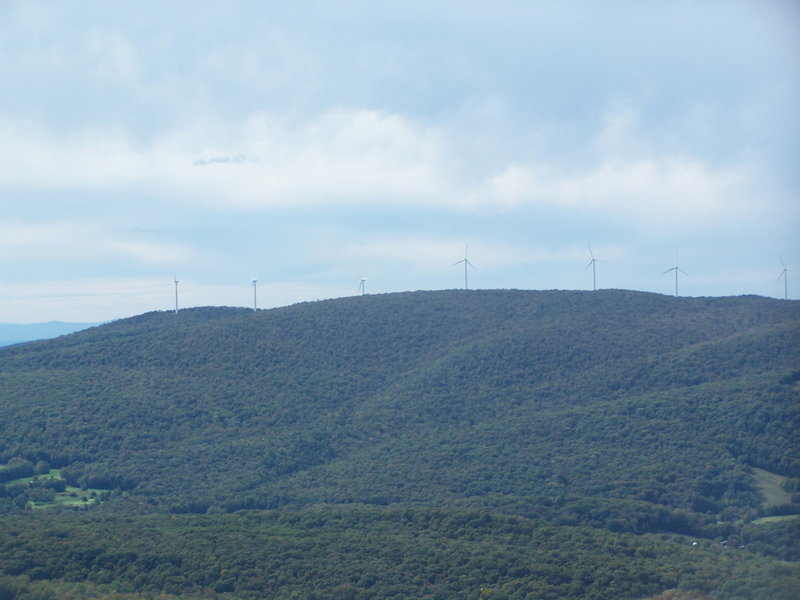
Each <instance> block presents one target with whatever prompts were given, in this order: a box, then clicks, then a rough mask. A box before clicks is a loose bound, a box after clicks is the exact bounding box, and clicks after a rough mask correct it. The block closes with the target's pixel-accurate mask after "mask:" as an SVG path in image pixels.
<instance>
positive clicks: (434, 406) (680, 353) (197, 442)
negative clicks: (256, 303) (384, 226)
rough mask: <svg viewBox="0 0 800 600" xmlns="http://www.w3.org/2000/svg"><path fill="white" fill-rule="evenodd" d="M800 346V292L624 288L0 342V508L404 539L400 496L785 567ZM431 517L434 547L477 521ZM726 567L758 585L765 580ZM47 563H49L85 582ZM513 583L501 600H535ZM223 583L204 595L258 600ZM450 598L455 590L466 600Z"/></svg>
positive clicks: (789, 549) (135, 321)
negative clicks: (288, 522) (348, 528)
mask: <svg viewBox="0 0 800 600" xmlns="http://www.w3.org/2000/svg"><path fill="white" fill-rule="evenodd" d="M798 342H800V304H798V303H797V302H786V301H778V300H771V299H765V298H759V297H736V298H673V297H667V296H660V295H655V294H646V293H637V292H627V291H617V290H607V291H600V292H593V293H586V292H559V291H551V292H525V291H472V292H463V291H447V292H415V293H405V294H389V295H380V296H363V297H354V298H347V299H340V300H332V301H325V302H315V303H307V304H302V305H295V306H291V307H286V308H282V309H276V310H269V311H258V312H254V311H252V310H245V309H232V308H203V309H190V310H184V311H181V312H180V313H179V314H177V315H176V314H172V313H149V314H145V315H141V316H138V317H134V318H131V319H124V320H120V321H116V322H113V323H109V324H106V325H103V326H100V327H96V328H93V329H91V330H87V331H82V332H79V333H75V334H73V335H70V336H66V337H62V338H58V339H55V340H49V341H44V342H36V343H31V344H25V345H24V346H16V347H9V348H5V349H3V350H0V410H2V414H3V415H8V417H6V418H4V419H3V420H2V422H0V463H2V464H4V465H6V468H5V469H0V480H4V481H6V482H7V483H6V485H5V486H3V487H2V488H0V490H1V491H2V493H0V496H3V497H0V510H4V511H5V512H7V513H9V514H10V515H11V516H10V517H8V518H9V519H12V521H10V522H9V523H11V522H14V520H15V519H16V520H17V521H18V520H19V519H21V518H22V516H17V517H14V516H13V515H15V514H20V515H21V513H19V512H18V511H20V509H21V508H22V507H24V506H26V504H27V505H28V506H31V504H30V503H31V502H36V501H37V498H40V499H41V498H45V499H47V498H50V499H52V494H50V495H49V496H48V493H47V492H42V488H44V489H47V486H48V485H51V484H49V483H47V481H46V480H45V479H44V478H42V479H40V480H37V482H36V483H35V484H34V485H33V486H32V487H31V486H30V484H28V486H29V487H28V488H25V487H24V486H23V485H21V484H20V483H19V482H21V481H23V480H22V479H21V478H22V477H23V476H31V475H34V474H35V473H36V472H39V473H41V474H42V475H44V474H45V473H48V471H49V470H50V469H59V470H58V471H52V472H53V473H57V475H58V477H54V478H53V479H52V481H58V482H61V483H59V484H53V485H60V486H61V487H62V488H64V487H65V486H77V487H83V488H84V489H94V490H101V491H102V490H105V492H101V493H103V498H104V499H105V498H106V497H108V499H107V501H105V502H103V503H101V504H99V505H95V508H93V509H92V510H89V511H88V512H87V513H86V514H85V516H84V517H82V519H89V521H88V523H89V524H88V525H87V524H86V523H87V522H84V521H81V523H82V525H80V527H89V528H91V527H93V525H92V523H95V524H98V523H102V522H104V521H103V519H108V518H111V517H109V516H102V517H101V515H118V514H124V515H129V516H130V515H134V514H136V515H141V516H140V517H137V518H140V519H149V521H148V522H149V523H159V527H160V528H162V529H163V528H167V529H169V525H168V523H174V522H175V521H165V520H164V519H163V517H160V516H158V514H163V513H202V515H203V516H201V517H197V518H200V519H204V520H207V524H208V525H207V526H208V527H212V528H213V527H219V526H221V525H219V524H218V523H220V522H221V521H219V520H220V519H223V517H224V513H231V512H234V511H238V510H241V509H252V510H264V509H268V510H278V511H301V513H302V514H306V512H307V511H314V510H317V509H316V508H314V507H316V506H319V505H321V504H322V505H335V506H339V507H342V508H339V509H337V510H339V511H343V513H342V514H344V515H348V516H346V517H345V516H341V515H340V517H337V518H345V519H355V520H356V521H359V520H361V519H364V518H365V517H364V516H363V515H364V512H363V511H364V510H366V509H367V507H369V506H372V507H374V508H373V509H371V510H373V511H378V513H377V514H380V515H381V517H380V518H378V520H380V519H381V518H385V519H387V521H386V523H388V524H385V526H386V527H389V528H390V529H391V528H392V527H397V526H398V525H397V522H396V521H395V520H394V518H395V517H394V516H392V517H387V516H386V515H395V514H397V511H398V510H400V508H397V507H404V508H402V510H408V511H411V512H409V513H408V514H409V519H411V520H412V521H413V520H415V519H420V518H427V517H422V516H420V515H421V514H423V513H425V514H428V513H426V512H425V511H431V510H434V511H450V512H451V513H452V514H453V515H459V514H462V515H463V514H469V515H471V516H470V517H469V518H468V519H467V521H470V522H471V520H474V519H477V520H478V521H480V519H483V518H489V519H494V520H497V519H500V520H501V521H502V522H503V523H505V522H506V521H503V519H507V518H511V517H513V518H516V519H527V520H530V519H533V520H534V521H535V522H536V523H539V522H543V523H548V524H550V526H553V527H556V528H567V529H558V532H559V534H558V535H562V534H563V535H566V533H565V532H567V531H570V530H571V529H569V528H575V527H578V528H580V527H591V528H594V529H591V530H589V531H595V530H597V531H603V532H605V533H604V534H602V535H604V536H605V535H615V536H622V535H624V534H623V533H622V532H627V534H646V533H649V534H660V533H669V535H675V534H683V535H692V536H697V537H698V538H705V539H715V538H717V539H718V540H722V539H723V538H726V537H727V538H730V540H731V541H732V542H743V541H749V543H750V545H751V546H753V547H754V548H756V549H758V550H759V551H760V552H761V553H766V554H769V555H771V556H773V557H775V559H778V558H781V559H788V560H791V561H796V560H798V554H800V553H798V551H797V547H796V546H795V545H794V543H793V542H791V541H789V540H791V537H792V536H791V535H789V534H787V533H786V532H787V531H792V528H796V524H797V520H796V519H794V520H793V519H787V520H785V521H779V522H777V523H771V524H769V525H768V526H755V525H750V524H749V523H750V522H751V521H753V520H754V519H755V518H757V517H763V516H765V515H782V514H785V515H790V514H794V513H797V512H798V506H797V497H796V495H795V496H794V497H793V496H792V493H795V494H796V492H797V490H798V489H800V453H798V444H797V432H798V431H799V430H800V410H798V409H799V408H800V407H799V406H798V381H800V343H798ZM767 480H768V481H769V482H770V485H771V486H772V488H771V491H769V498H767V497H766V496H765V494H767V491H766V488H765V487H764V484H763V482H764V481H767ZM15 482H16V483H15ZM776 482H777V483H776ZM781 486H782V489H783V490H784V491H783V492H781V490H780V489H779V488H780V487H781ZM776 490H777V491H776ZM782 494H783V495H782ZM776 499H777V500H776ZM787 499H788V501H785V500H787ZM784 501H785V502H784ZM781 502H783V504H781ZM40 504H41V503H40ZM43 505H47V503H46V502H45V503H44V504H43ZM87 506H88V504H87ZM346 507H352V508H350V509H348V508H346ZM359 507H360V508H359ZM382 511H383V512H382ZM465 511H466V512H465ZM475 511H478V512H477V513H476V512H475ZM59 514H60V513H59V512H58V511H57V509H52V508H51V509H50V510H48V511H45V512H44V513H43V514H40V515H37V516H25V517H24V518H25V519H34V522H35V523H38V525H36V526H35V527H34V530H35V531H36V532H38V533H36V534H35V535H33V534H32V535H33V538H36V536H38V535H40V534H41V532H42V531H43V529H41V528H44V529H48V528H49V527H55V526H56V525H54V524H56V523H61V524H62V525H63V523H64V520H63V519H64V518H65V517H64V516H61V517H59V516H58V515H59ZM326 514H327V513H326ZM368 514H374V513H368ZM437 514H439V513H437ZM448 514H449V513H448ZM476 514H477V515H479V516H475V515H476ZM146 515H150V516H146ZM353 515H360V516H358V517H354V516H353ZM500 515H508V517H506V516H502V517H501V516H500ZM233 517H235V515H231V518H233ZM115 518H116V517H115ZM328 518H330V515H329V514H327V516H326V517H325V519H322V521H326V519H328ZM376 518H377V517H376ZM334 520H335V519H334ZM367 520H369V518H368V519H367ZM322 521H320V522H322ZM69 522H71V521H69ZM493 522H494V521H493ZM43 523H45V524H46V525H45V524H43ZM97 526H99V525H97ZM36 527H39V529H36ZM75 527H77V525H75ZM503 527H507V528H509V530H512V529H514V527H515V526H512V525H502V526H500V530H502V529H503ZM440 529H441V528H440ZM456 529H458V528H456ZM444 530H446V531H447V532H449V533H446V534H445V533H443V531H444ZM326 531H327V530H326ZM367 531H371V530H370V528H369V527H367V528H366V529H365V532H367ZM436 531H437V532H438V533H432V534H431V535H432V536H433V537H432V538H431V543H432V544H435V543H436V540H437V539H440V537H441V536H445V537H446V536H451V538H452V537H453V536H456V537H458V535H465V536H467V537H469V536H470V535H475V534H476V530H475V528H474V527H473V526H466V529H465V530H464V531H462V532H461V533H460V534H458V535H456V533H455V530H453V531H450V530H449V529H448V528H444V529H443V530H442V531H440V530H436ZM470 531H471V532H472V533H469V532H470ZM767 531H769V532H770V535H765V532H767ZM612 532H614V533H612ZM373 533H375V532H373ZM395 533H396V532H395ZM16 535H17V536H22V537H23V538H24V537H25V535H23V534H22V533H20V532H19V531H18V532H17V534H16ZM130 535H133V534H130ZM165 535H166V534H165ZM303 535H306V534H303ZM326 535H327V534H326ZM376 535H377V534H376ZM398 535H399V534H398ZM403 535H405V534H403ZM491 535H499V532H498V531H494V530H493V531H492V533H491ZM525 535H529V534H527V533H526V534H525ZM570 535H571V534H570ZM581 535H584V534H581ZM586 535H588V534H586ZM84 537H86V536H85V535H84ZM88 537H91V536H88ZM401 537H402V536H401ZM567 537H569V536H567ZM315 539H316V538H315ZM442 539H443V538H442ZM492 539H495V538H492ZM604 539H606V540H607V539H608V538H604ZM614 539H615V540H616V541H615V542H614V543H617V542H618V541H619V540H618V539H617V538H614ZM620 539H621V538H620ZM625 539H628V538H625ZM632 539H636V540H640V541H639V542H637V543H644V542H641V540H644V539H645V538H644V537H635V538H632ZM670 539H671V538H670ZM440 541H441V540H440ZM495 541H497V540H495ZM493 543H494V542H493ZM497 543H499V544H501V545H502V544H505V543H506V542H502V543H501V542H499V541H497ZM647 543H650V542H647ZM738 545H745V546H747V544H741V543H739V544H737V546H738ZM367 546H368V545H367ZM165 547H171V546H170V543H167V542H165ZM30 548H31V549H32V550H31V553H32V555H35V554H36V552H35V548H36V544H35V540H34V541H31V542H30ZM184 550H185V549H184ZM508 551H509V552H511V550H508ZM709 551H710V550H709ZM2 552H3V550H2V549H0V556H2V554H1V553H2ZM643 552H644V550H643ZM523 554H524V553H523ZM521 556H522V555H518V556H517V559H519V560H523V558H521ZM525 556H527V558H525V559H524V560H532V559H533V558H532V555H530V554H526V555H525ZM653 556H655V555H653ZM704 556H705V555H704ZM708 556H711V555H708ZM651 558H652V557H651ZM729 558H730V557H729ZM365 560H366V559H365ZM524 560H523V562H524ZM536 560H541V559H536ZM704 560H705V558H704ZM708 560H710V561H711V563H714V561H715V560H717V559H712V558H709V559H708ZM726 560H727V559H726ZM731 560H734V559H733V558H731ZM735 560H736V561H740V563H741V564H739V563H737V564H739V566H738V567H735V568H736V569H738V568H741V569H745V570H748V569H750V571H748V572H751V571H752V573H762V574H763V573H765V572H766V571H764V570H763V569H767V570H768V569H771V568H772V567H770V566H764V565H761V566H759V567H757V568H756V567H753V568H752V569H751V567H752V564H751V563H749V562H747V561H748V560H750V558H747V557H745V555H741V556H738V557H736V558H735ZM753 560H755V559H754V558H753ZM764 560H766V559H764ZM133 562H135V560H134V561H133ZM512 562H513V561H512ZM603 564H604V565H605V564H606V563H603ZM764 564H766V563H764ZM776 564H777V563H776ZM747 565H750V566H747ZM729 567H730V569H734V567H733V566H730V565H729ZM30 568H35V567H30ZM59 568H60V569H61V570H60V571H59V570H58V569H55V570H53V571H52V572H51V573H50V574H49V575H48V577H61V578H67V579H70V578H71V579H74V578H75V577H74V576H68V575H67V574H68V573H71V572H73V571H71V570H70V569H77V570H76V571H75V572H78V571H79V570H80V569H79V568H78V567H75V566H73V567H70V566H68V565H67V566H62V567H59ZM126 568H127V567H126ZM237 568H238V567H237ZM376 568H378V569H379V570H383V571H385V570H386V569H387V568H388V567H387V566H386V565H383V566H380V567H376ZM726 568H728V567H726ZM787 568H788V567H787ZM26 569H27V570H26ZM653 569H655V570H654V573H655V572H657V571H658V569H657V568H655V567H653ZM753 569H755V570H753ZM29 570H30V569H29V568H27V567H26V568H16V569H12V570H9V571H7V574H9V575H15V576H17V575H25V574H26V573H28V571H29ZM234 570H235V569H234ZM112 571H113V570H112ZM489 571H491V572H492V573H495V572H494V571H492V570H491V569H489ZM487 573H488V572H487ZM797 573H798V571H797V570H796V569H794V568H793V567H792V568H791V569H789V571H787V573H786V574H784V575H781V576H780V577H778V581H779V582H781V581H784V579H785V577H789V578H790V579H791V578H796V577H797ZM718 575H719V574H718ZM486 576H487V577H490V575H486ZM759 576H760V575H753V577H751V579H752V578H755V579H758V577H759ZM784 576H785V577H784ZM491 577H495V578H500V579H502V577H501V575H498V574H497V573H495V574H494V575H491ZM654 577H655V576H654ZM715 577H716V575H715ZM87 578H88V579H89V580H92V579H91V577H88V575H87ZM133 579H135V578H131V581H133ZM512 579H513V578H512ZM517 579H518V580H519V581H517V584H518V585H517V587H514V586H511V587H514V589H515V590H516V591H515V592H514V594H511V595H508V596H507V597H547V596H546V595H541V596H537V595H535V594H534V595H530V594H532V593H533V592H532V591H531V589H532V588H531V587H530V586H532V585H534V583H535V581H533V580H532V579H530V577H529V578H528V579H525V578H522V579H520V578H517ZM533 579H535V578H533ZM712 579H713V578H712ZM523 580H524V581H523ZM112 581H114V582H117V583H119V582H122V581H127V580H126V579H125V577H124V576H123V575H118V576H114V577H113V578H112ZM215 581H217V582H219V581H220V580H219V579H218V580H215ZM648 581H649V579H648ZM653 581H655V579H653ZM720 581H722V579H720ZM510 582H511V580H509V581H508V582H507V583H510ZM673 583H675V584H676V585H677V583H679V582H678V580H676V581H675V582H673ZM701 583H702V582H701ZM130 585H133V583H131V584H130ZM153 585H155V584H153ZM192 585H194V586H197V585H199V584H197V583H196V582H195V583H193V584H192ZM231 585H233V587H232V588H231V589H230V590H228V589H227V588H226V587H225V586H223V585H221V584H220V586H219V589H218V590H217V592H216V593H220V594H225V593H228V592H230V593H234V592H237V593H238V592H242V590H243V589H244V588H243V587H242V585H243V584H242V581H241V579H237V580H236V583H235V584H231ZM448 585H449V584H448ZM453 585H455V586H456V587H458V586H459V585H462V584H456V583H453ZM714 585H716V584H714ZM719 585H722V584H721V583H720V584H719ZM704 586H705V587H704ZM709 586H711V587H709ZM123 587H124V586H123ZM190 587H191V586H188V587H187V588H184V589H183V590H182V591H183V592H186V590H187V589H189V588H190ZM201 587H202V586H201ZM211 587H212V588H213V587H214V586H211ZM356 587H357V586H356ZM579 587H580V586H577V587H575V586H574V589H575V590H578V589H579ZM669 587H670V583H669V582H667V581H665V580H664V581H661V583H658V584H656V583H653V585H650V586H649V587H648V586H644V587H640V588H635V586H634V587H628V588H625V589H626V590H628V591H627V592H626V593H625V594H622V595H617V596H613V595H612V596H609V597H637V596H636V594H638V595H639V597H641V596H643V595H644V594H645V593H658V592H660V591H662V590H664V589H668V588H669ZM685 587H686V589H707V590H712V589H716V588H714V587H713V586H712V584H710V583H709V584H708V585H706V584H697V585H696V586H694V587H692V586H691V585H689V584H688V583H686V585H685ZM134 588H135V586H134ZM132 589H133V588H132ZM136 589H139V590H140V589H143V588H136ZM153 589H159V590H161V591H165V589H166V588H165V587H164V586H163V585H156V586H155V588H153ZM192 589H194V588H192ZM287 589H289V588H287ZM301 589H302V590H306V588H297V589H295V591H298V590H301ZM414 589H421V588H414ZM437 589H438V588H437ZM443 589H444V588H443ZM459 589H460V590H461V591H460V592H453V593H454V594H455V595H454V596H453V597H467V595H466V592H465V591H464V589H465V588H463V587H462V588H459ZM470 589H472V588H470ZM509 589H510V588H509ZM523 589H524V590H527V591H525V593H524V594H523V592H522V591H521V590H523ZM587 589H588V588H587ZM123 591H124V590H123ZM306 592H307V590H306V591H303V592H302V593H306ZM495 592H497V590H495ZM254 593H255V592H254ZM286 593H287V594H288V593H289V592H286ZM298 593H300V592H298ZM317 593H321V592H319V590H318V592H317ZM331 593H332V592H331ZM365 593H366V592H365ZM404 593H406V594H409V593H411V592H410V591H409V590H408V589H407V590H406V591H405V592H404ZM431 593H432V594H433V596H435V594H434V593H433V592H431ZM576 593H577V592H570V595H569V596H565V597H582V596H580V595H576ZM771 593H773V597H779V596H774V590H773V591H772V592H771ZM459 594H461V595H459ZM515 594H516V595H515ZM525 594H527V596H526V595H525ZM401 595H402V594H401ZM411 595H414V594H413V593H412V594H411ZM433 596H432V597H433ZM276 597H279V596H277V595H276ZM287 597H288V596H287ZM320 597H328V596H325V595H324V594H323V595H321V596H320ZM330 597H334V596H330ZM353 597H360V596H358V595H356V596H353ZM364 597H381V596H370V595H369V594H368V595H366V596H364ZM443 597H447V596H443ZM498 597H500V596H498ZM586 597H589V596H586ZM592 597H601V596H592ZM726 597H734V596H726Z"/></svg>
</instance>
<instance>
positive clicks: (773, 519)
mask: <svg viewBox="0 0 800 600" xmlns="http://www.w3.org/2000/svg"><path fill="white" fill-rule="evenodd" d="M794 519H800V515H777V516H775V517H761V518H759V519H753V525H764V524H765V523H778V522H780V521H792V520H794Z"/></svg>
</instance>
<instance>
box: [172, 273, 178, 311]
mask: <svg viewBox="0 0 800 600" xmlns="http://www.w3.org/2000/svg"><path fill="white" fill-rule="evenodd" d="M172 281H173V282H174V283H175V314H176V315H177V314H178V277H177V276H176V275H175V273H173V274H172Z"/></svg>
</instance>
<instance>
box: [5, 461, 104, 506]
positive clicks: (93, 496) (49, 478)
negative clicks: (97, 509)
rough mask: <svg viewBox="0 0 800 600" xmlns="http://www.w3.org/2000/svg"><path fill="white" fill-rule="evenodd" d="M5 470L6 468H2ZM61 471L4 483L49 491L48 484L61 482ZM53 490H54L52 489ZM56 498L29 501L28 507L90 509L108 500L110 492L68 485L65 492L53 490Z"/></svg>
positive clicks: (54, 470)
mask: <svg viewBox="0 0 800 600" xmlns="http://www.w3.org/2000/svg"><path fill="white" fill-rule="evenodd" d="M0 468H5V467H0ZM62 479H63V477H62V476H61V469H50V471H48V472H47V473H41V474H38V475H31V476H28V477H20V478H18V479H12V480H10V481H6V482H4V485H8V486H14V485H23V486H26V487H28V488H32V489H35V488H43V489H48V488H49V486H48V482H56V481H61V480H62ZM50 489H52V488H50ZM53 492H54V494H55V495H54V497H53V500H52V501H41V500H34V499H31V500H29V501H28V503H27V506H28V507H29V508H31V509H34V510H41V509H47V508H52V507H55V506H62V507H66V508H79V507H84V506H86V507H88V506H92V505H95V504H100V503H101V502H103V501H104V500H105V499H107V497H108V494H109V492H110V490H107V489H101V488H85V489H84V488H80V487H76V486H71V485H68V486H66V487H65V488H64V491H63V492H59V491H57V490H56V489H54V490H53Z"/></svg>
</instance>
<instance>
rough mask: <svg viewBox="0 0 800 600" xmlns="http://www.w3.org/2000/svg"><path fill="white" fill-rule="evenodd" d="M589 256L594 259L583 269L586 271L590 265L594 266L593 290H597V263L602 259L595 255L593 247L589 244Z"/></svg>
mask: <svg viewBox="0 0 800 600" xmlns="http://www.w3.org/2000/svg"><path fill="white" fill-rule="evenodd" d="M589 256H591V257H592V260H590V261H589V264H587V265H586V266H585V267H584V268H583V270H584V271H585V270H586V269H588V268H589V267H592V291H595V292H596V291H597V272H596V270H595V263H597V261H598V260H600V259H599V258H595V257H594V253H593V252H592V247H591V246H589Z"/></svg>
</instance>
